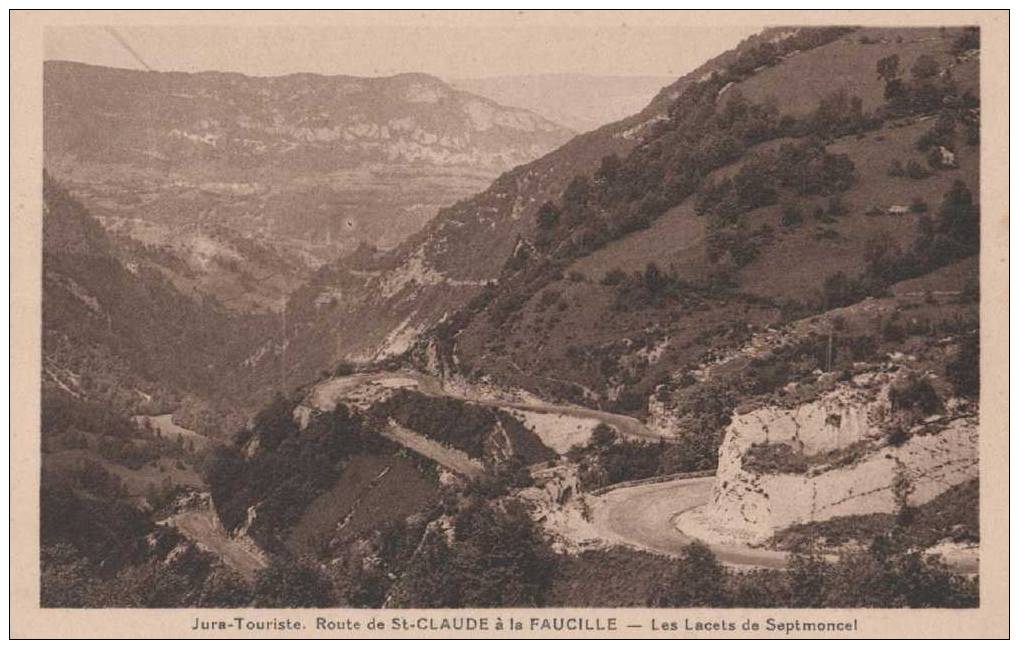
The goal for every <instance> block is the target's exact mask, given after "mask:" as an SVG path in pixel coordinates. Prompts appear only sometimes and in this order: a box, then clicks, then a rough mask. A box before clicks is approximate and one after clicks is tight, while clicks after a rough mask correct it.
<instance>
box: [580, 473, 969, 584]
mask: <svg viewBox="0 0 1019 659" xmlns="http://www.w3.org/2000/svg"><path fill="white" fill-rule="evenodd" d="M714 481H715V477H714V476H707V477H704V478H690V479H687V480H677V481H666V482H664V483H651V484H648V485H637V486H634V487H627V488H621V489H618V490H613V491H611V492H608V493H606V494H603V495H601V496H599V497H595V502H596V503H595V504H594V506H593V515H594V520H593V523H594V525H595V527H597V528H598V530H599V531H600V532H602V533H603V534H604V535H605V536H606V537H609V538H613V539H615V540H617V541H618V542H620V543H622V544H625V545H630V546H631V547H637V548H639V549H645V550H648V551H652V552H656V553H660V554H667V555H669V556H678V555H679V554H680V552H681V551H682V549H683V547H685V546H686V545H688V544H690V542H692V541H693V540H694V539H695V538H692V537H690V536H687V535H684V534H683V532H682V531H680V530H679V529H678V528H676V525H675V518H676V516H678V515H679V514H680V513H683V512H686V511H688V510H691V509H693V508H699V507H700V506H703V505H705V504H707V503H708V498H709V497H710V496H711V488H712V485H713V484H714ZM702 542H704V543H705V544H706V545H707V546H708V547H709V548H710V549H711V551H712V552H713V553H714V554H715V556H716V557H717V558H718V560H719V561H721V562H722V563H725V564H726V565H730V566H733V567H741V568H775V569H783V568H785V566H786V558H787V557H788V552H783V551H775V550H771V549H759V548H756V547H749V546H745V545H727V544H720V543H717V542H707V541H704V540H702ZM829 558H830V560H835V559H836V558H837V557H836V556H834V555H830V556H829ZM943 558H944V559H945V560H946V562H947V563H948V564H949V566H950V567H951V568H952V569H954V570H955V571H956V572H959V573H961V574H978V573H979V570H980V564H979V560H978V557H977V555H976V554H964V555H961V556H957V557H949V556H943Z"/></svg>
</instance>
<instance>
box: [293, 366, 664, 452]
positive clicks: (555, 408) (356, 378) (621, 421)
mask: <svg viewBox="0 0 1019 659" xmlns="http://www.w3.org/2000/svg"><path fill="white" fill-rule="evenodd" d="M387 380H389V381H394V382H395V383H398V384H394V387H396V388H399V387H406V383H407V381H413V383H414V384H416V387H414V388H416V389H417V390H418V391H420V392H421V393H423V394H426V395H429V396H449V397H451V398H459V399H461V400H465V401H467V402H469V403H476V404H478V405H485V406H487V407H501V408H505V409H514V410H521V411H524V412H544V413H550V414H562V415H564V416H572V417H575V418H578V419H596V420H598V421H601V422H603V423H605V424H606V425H609V426H612V427H613V428H615V429H616V430H618V431H619V432H621V433H623V434H624V435H629V436H631V437H641V438H644V439H655V440H659V439H660V440H666V441H675V439H676V438H675V437H674V436H672V435H663V434H661V433H659V432H655V431H654V430H652V429H650V428H648V427H647V426H646V425H644V423H642V422H641V421H640V420H639V419H635V418H634V417H631V416H626V415H625V414H613V413H612V412H603V411H601V410H593V409H591V408H588V407H580V406H579V405H563V404H557V403H544V402H542V403H538V402H533V403H528V402H518V401H511V400H503V399H500V398H496V397H494V396H483V395H476V394H471V393H467V394H464V393H463V392H461V391H453V390H449V389H446V388H444V387H443V385H442V382H441V381H440V380H439V379H438V378H435V377H433V376H431V375H425V374H424V373H418V372H415V371H393V372H382V373H358V374H356V375H349V376H345V377H341V378H333V379H331V380H327V381H326V382H323V383H321V384H319V385H317V386H316V387H315V389H314V391H313V393H312V395H311V404H312V405H313V406H314V407H316V408H318V409H331V408H332V407H333V406H335V404H336V401H338V400H339V399H340V398H342V397H343V395H344V394H346V393H347V392H349V391H351V390H353V389H355V388H357V387H359V386H361V385H363V384H368V383H370V382H378V383H380V384H385V383H386V381H387Z"/></svg>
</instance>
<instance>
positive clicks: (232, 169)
mask: <svg viewBox="0 0 1019 659" xmlns="http://www.w3.org/2000/svg"><path fill="white" fill-rule="evenodd" d="M44 121H45V124H44V126H45V136H44V152H45V160H46V166H47V169H48V170H49V172H50V174H51V175H52V176H53V177H54V178H56V179H57V180H59V181H61V182H62V184H64V185H65V186H66V187H67V188H68V189H69V190H70V191H71V192H72V193H73V194H74V195H75V196H76V197H77V198H78V199H80V200H81V201H82V202H83V203H84V204H85V206H86V207H87V208H88V209H89V211H91V212H92V214H93V215H95V216H96V218H97V219H99V220H100V221H101V222H103V223H104V224H105V225H107V226H108V227H114V228H115V229H116V231H117V233H119V234H122V235H126V236H128V237H130V238H133V239H134V240H137V241H140V242H141V243H143V244H145V245H147V246H149V247H153V248H159V249H164V248H165V249H169V250H171V251H173V252H174V253H175V255H176V256H178V257H179V258H180V259H181V260H183V261H184V262H187V263H189V264H191V265H192V266H196V267H197V269H198V270H200V271H201V272H198V273H194V272H192V273H185V272H182V271H180V270H178V271H177V272H176V273H174V274H175V275H176V279H186V280H188V281H189V282H191V283H194V284H196V285H200V286H201V287H202V288H205V289H211V290H212V291H213V292H215V294H216V295H217V296H219V297H220V298H221V299H224V300H225V299H229V300H230V301H231V302H232V303H234V304H235V305H236V304H240V305H241V306H251V305H259V306H264V304H265V298H266V296H269V297H274V298H278V297H279V294H280V287H279V283H280V280H279V279H275V280H273V281H274V282H275V283H276V286H275V287H274V288H273V289H271V290H258V291H254V293H255V295H247V294H245V293H244V292H243V291H238V287H237V285H236V282H234V283H233V284H231V283H230V282H229V281H224V278H226V279H231V278H232V277H233V275H231V273H230V272H214V273H212V274H213V276H212V277H209V276H206V275H208V274H209V273H208V272H207V270H208V268H210V267H213V266H215V265H216V263H217V261H216V259H210V258H209V256H210V253H209V252H210V250H211V251H214V252H215V253H216V254H217V255H219V256H221V257H222V256H223V255H224V254H226V255H227V257H226V258H227V260H231V259H230V258H229V254H231V253H234V252H238V251H243V250H242V249H240V248H239V247H238V245H236V244H235V242H236V240H242V239H243V240H248V241H250V240H255V241H256V242H257V243H259V244H260V245H261V246H263V247H268V248H269V249H272V250H275V251H279V252H281V254H282V255H283V256H284V257H286V258H287V259H289V260H290V261H291V262H292V263H293V264H294V265H295V266H302V267H307V266H311V267H315V266H317V265H319V264H321V263H324V262H326V261H329V260H331V259H333V258H335V257H336V256H338V255H341V254H344V253H347V252H349V251H351V250H352V249H353V248H354V247H355V246H356V245H357V244H358V243H360V242H365V243H367V244H369V245H372V246H378V247H383V248H385V247H392V246H394V245H396V244H398V243H399V242H400V241H402V240H403V239H404V238H406V237H407V236H408V235H410V234H412V233H413V232H414V231H416V230H417V229H419V228H420V227H421V226H422V225H423V224H424V223H425V222H426V221H427V220H428V219H429V218H430V217H432V216H433V215H434V214H435V212H436V211H437V210H438V208H440V207H441V206H445V205H449V204H451V203H453V202H454V201H456V200H457V199H461V198H463V197H465V196H469V195H470V194H473V193H475V192H478V191H480V190H481V189H483V188H484V187H485V186H486V185H488V184H489V183H490V182H491V181H492V180H493V179H494V178H495V177H496V176H497V175H498V174H500V173H501V172H503V171H505V170H507V169H511V168H512V167H514V166H516V165H519V164H521V163H524V162H527V161H530V160H533V159H534V158H536V157H538V156H541V155H543V154H545V153H547V152H548V151H550V150H552V149H553V148H555V147H557V146H559V145H560V144H562V143H563V142H564V141H566V140H567V139H568V138H569V137H570V136H571V135H572V131H570V130H569V129H566V128H563V127H561V126H559V125H557V124H555V123H553V122H551V121H549V120H547V119H545V118H543V117H541V116H539V115H537V114H535V113H534V112H530V111H528V110H522V109H518V108H511V107H506V106H503V105H500V104H498V103H496V102H493V101H490V100H488V99H486V98H483V97H480V96H477V95H475V94H471V93H468V92H464V91H460V90H458V89H454V88H453V87H451V86H449V85H447V84H446V83H445V82H443V81H441V80H439V79H438V78H434V77H432V76H427V75H423V74H416V73H409V74H402V75H396V76H392V77H386V78H357V77H352V76H322V75H313V74H294V75H287V76H280V77H258V78H256V77H249V76H245V75H241V74H236V73H215V72H210V73H164V72H146V71H135V70H126V69H113V68H106V67H99V66H91V65H86V64H79V63H75V62H63V61H51V62H47V63H46V65H45V69H44ZM167 227H172V231H169V232H168V231H166V228H167ZM210 234H215V235H210ZM227 234H231V235H233V236H235V238H231V237H230V235H227ZM218 262H219V263H220V264H222V263H223V259H222V258H221V259H219V261H218ZM250 274H251V275H252V277H253V278H255V279H263V278H264V277H265V276H266V274H267V273H265V272H263V271H258V272H252V273H250ZM286 274H288V275H289V274H291V273H286ZM213 279H215V281H212V280H213ZM262 288H263V289H264V287H262ZM286 288H287V286H283V289H282V290H286Z"/></svg>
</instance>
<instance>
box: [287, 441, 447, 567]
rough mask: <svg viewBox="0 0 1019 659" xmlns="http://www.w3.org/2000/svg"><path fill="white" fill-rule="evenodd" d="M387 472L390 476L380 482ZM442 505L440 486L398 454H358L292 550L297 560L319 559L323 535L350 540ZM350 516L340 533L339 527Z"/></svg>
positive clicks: (312, 508) (308, 514)
mask: <svg viewBox="0 0 1019 659" xmlns="http://www.w3.org/2000/svg"><path fill="white" fill-rule="evenodd" d="M386 470H388V471H386ZM383 471H385V472H386V473H385V475H384V476H382V477H381V478H379V476H380V474H382V472H383ZM375 479H378V480H375ZM373 480H374V481H375V482H374V484H373ZM437 501H438V490H437V488H436V487H435V485H434V484H433V483H432V482H431V481H430V480H429V479H427V478H426V477H425V476H423V475H422V474H421V473H420V472H419V471H418V470H417V468H416V467H415V466H414V464H413V463H412V462H410V461H409V460H407V459H404V458H401V457H399V456H395V455H356V456H354V457H353V458H351V460H350V462H349V463H348V464H347V466H346V468H345V469H344V471H343V475H342V476H340V478H339V480H337V481H336V483H335V484H334V485H333V486H332V487H331V488H330V489H329V490H328V491H326V492H324V493H322V494H321V495H319V497H318V498H317V499H315V500H314V501H312V502H311V504H309V505H308V507H307V508H306V509H305V511H304V513H303V514H302V515H301V517H300V519H299V520H298V522H297V524H295V525H294V527H293V529H292V530H291V532H290V536H289V539H288V540H287V545H288V546H289V547H290V548H291V550H292V551H294V552H295V553H296V554H298V555H301V554H314V553H316V552H317V551H318V550H319V547H318V544H319V541H320V538H322V537H323V536H326V537H328V538H333V537H335V538H338V539H339V540H342V541H345V540H350V539H353V538H356V537H357V536H358V535H360V534H362V533H364V532H365V531H368V530H371V529H377V528H381V527H382V526H383V525H384V524H385V523H386V522H390V521H398V520H402V519H404V518H406V517H407V516H408V515H412V514H414V513H417V512H422V511H424V510H426V509H427V508H428V507H430V506H432V505H434V504H435V503H436V502H437ZM351 513H353V514H352V515H351V517H350V519H349V520H348V521H347V522H346V524H345V525H344V526H343V529H342V531H341V532H339V533H337V532H336V531H337V525H339V524H340V523H342V522H343V520H344V519H345V518H346V516H347V515H348V514H351Z"/></svg>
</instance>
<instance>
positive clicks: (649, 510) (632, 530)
mask: <svg viewBox="0 0 1019 659" xmlns="http://www.w3.org/2000/svg"><path fill="white" fill-rule="evenodd" d="M714 482H715V477H714V476H707V477H704V478H689V479H685V480H675V481H666V482H664V483H651V484H648V485H637V486H634V487H626V488H620V489H618V490H613V491H611V492H608V493H606V494H603V495H602V496H600V497H597V498H596V500H595V503H594V505H593V509H594V511H593V512H594V525H595V526H596V527H597V528H598V529H599V530H600V531H601V532H602V533H604V534H605V535H606V536H607V537H610V538H614V539H615V540H617V541H618V542H619V543H621V544H625V545H630V546H632V547H636V548H638V549H644V550H647V551H651V552H655V553H659V554H666V555H668V556H678V555H680V554H681V552H682V550H683V547H685V546H686V545H688V544H690V543H691V542H692V541H693V540H694V538H691V537H689V536H687V535H684V534H683V533H682V532H681V531H680V530H679V529H677V528H676V526H675V524H674V523H673V520H674V518H675V517H676V516H677V515H679V514H680V513H682V512H685V511H687V510H690V509H693V508H698V507H700V506H703V505H705V504H706V503H707V502H708V498H709V497H710V496H711V487H712V485H713V484H714ZM705 544H707V545H708V547H709V548H710V549H711V551H712V552H714V554H715V556H717V557H718V560H720V561H721V562H723V563H725V564H727V565H731V566H737V567H745V568H784V567H785V564H786V556H787V555H786V553H785V552H781V551H772V550H768V549H757V548H754V547H744V546H740V545H725V544H718V543H710V542H708V543H705Z"/></svg>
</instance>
